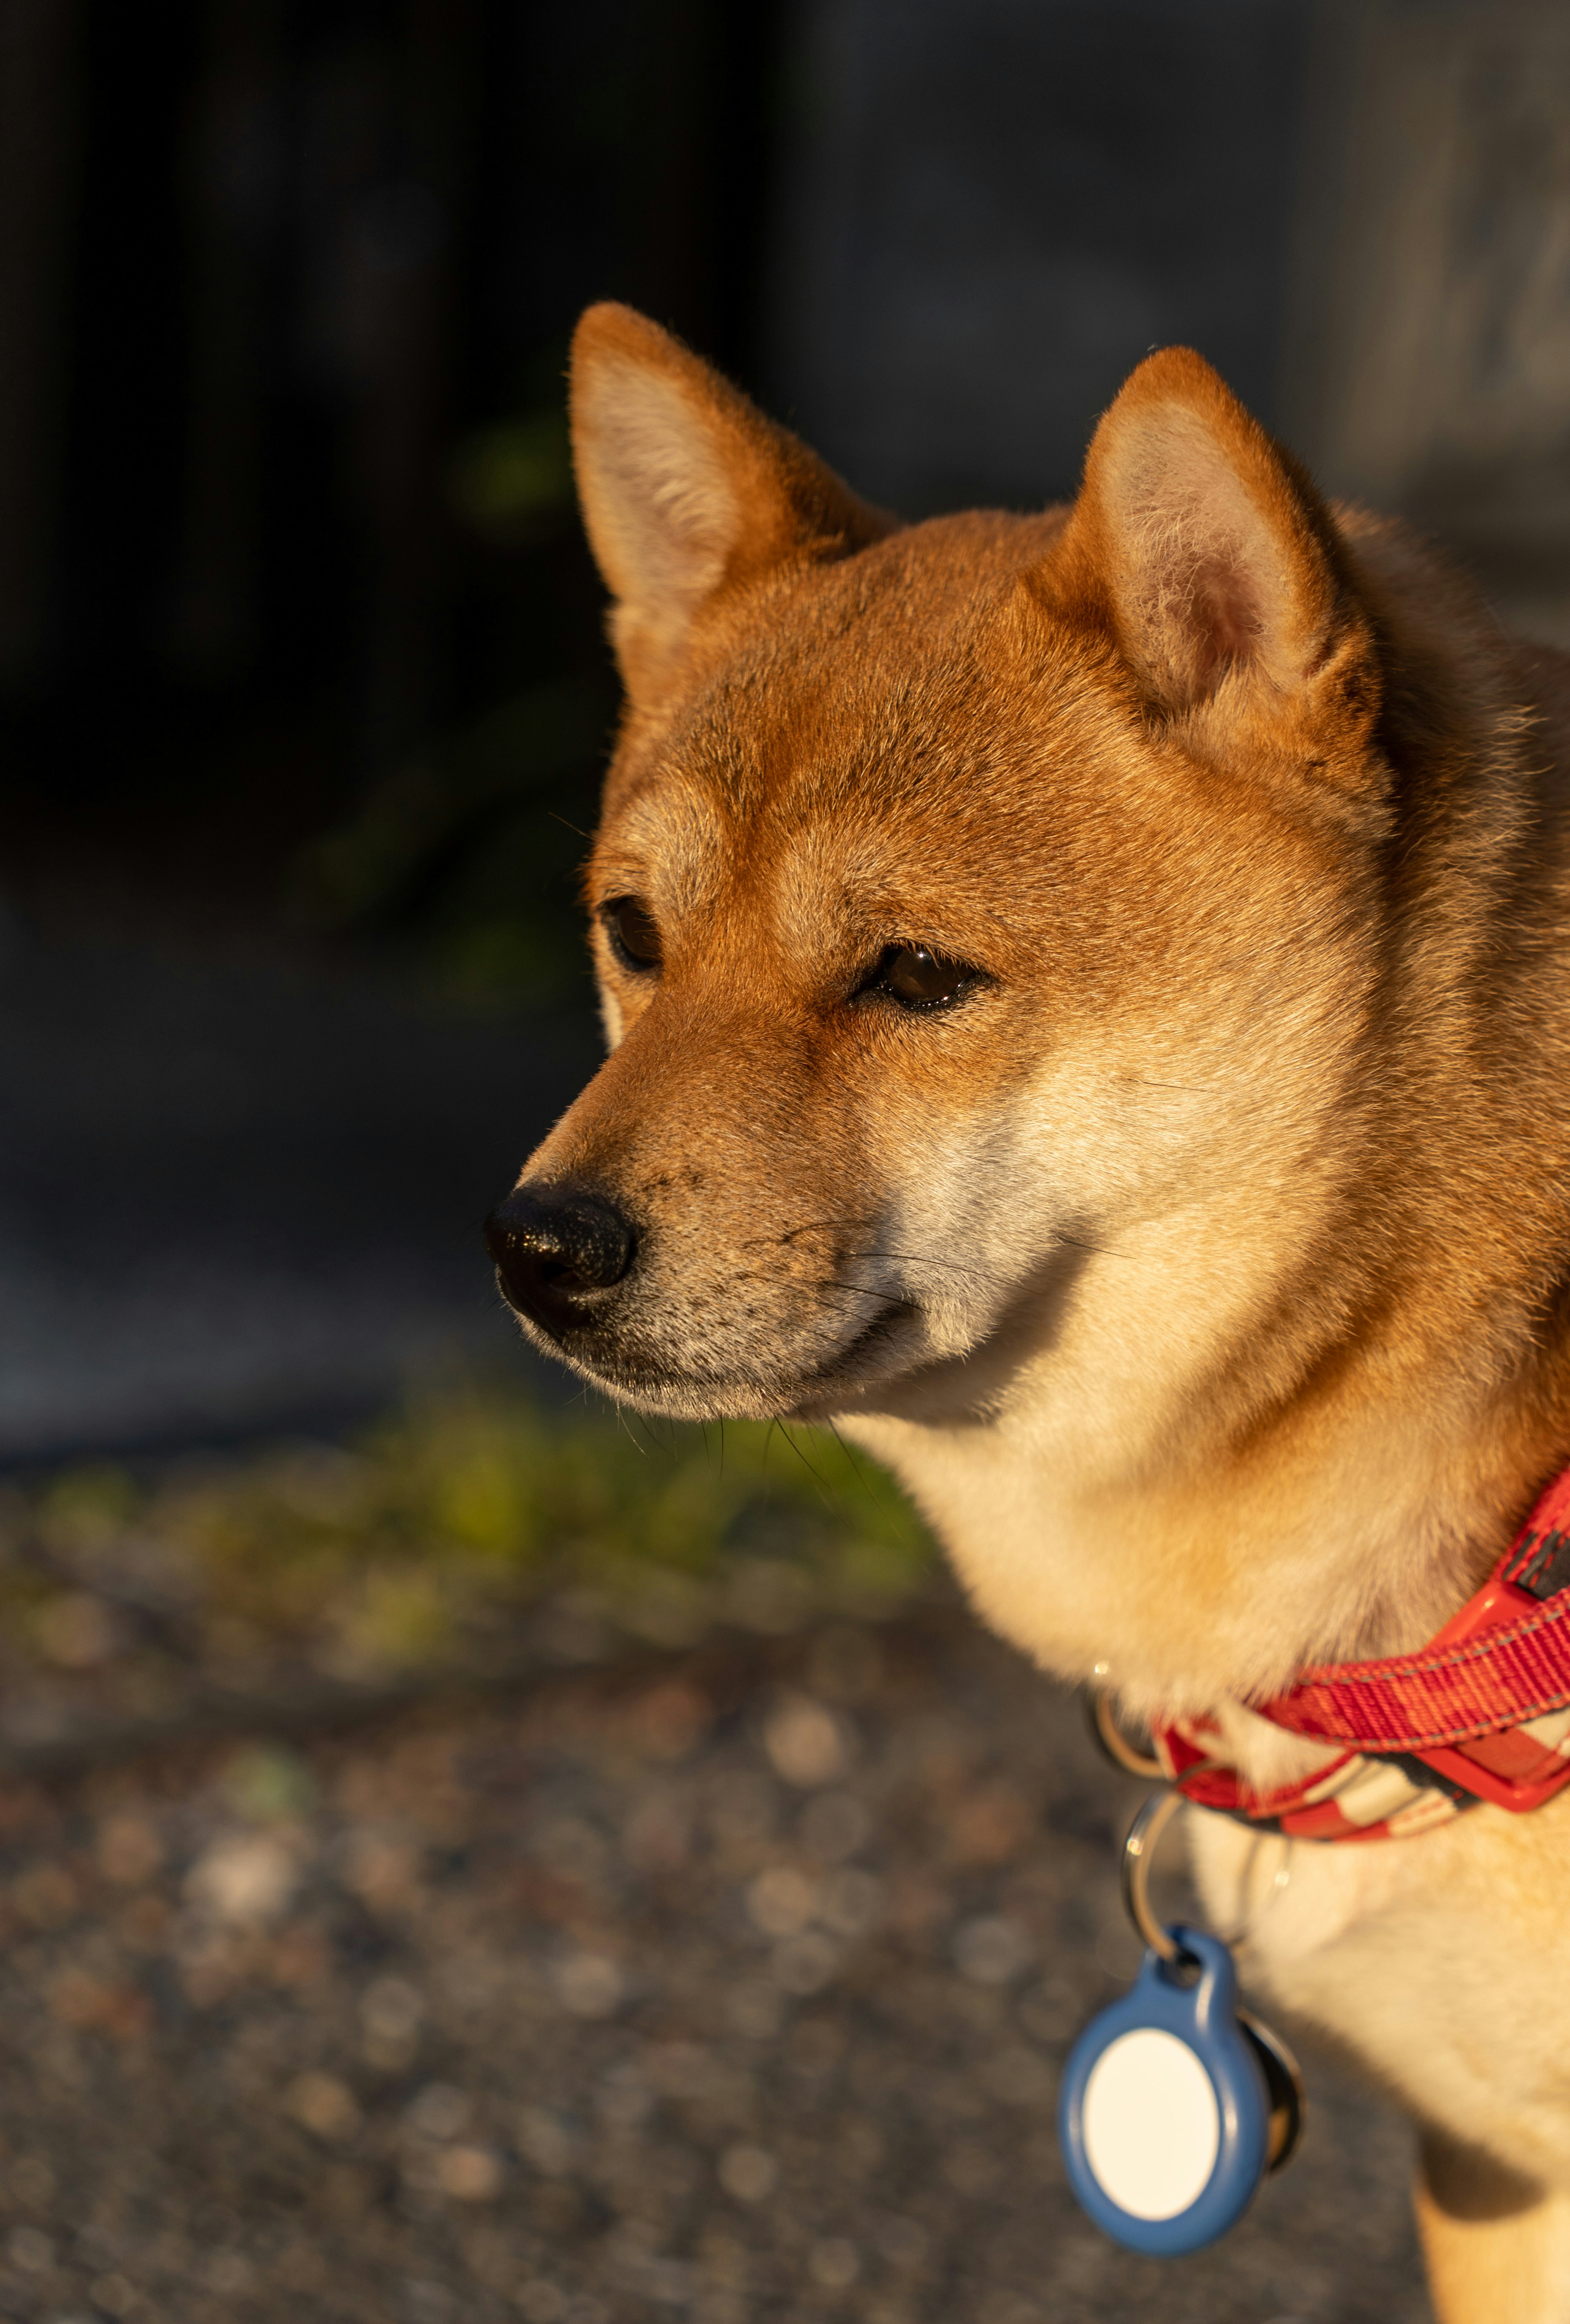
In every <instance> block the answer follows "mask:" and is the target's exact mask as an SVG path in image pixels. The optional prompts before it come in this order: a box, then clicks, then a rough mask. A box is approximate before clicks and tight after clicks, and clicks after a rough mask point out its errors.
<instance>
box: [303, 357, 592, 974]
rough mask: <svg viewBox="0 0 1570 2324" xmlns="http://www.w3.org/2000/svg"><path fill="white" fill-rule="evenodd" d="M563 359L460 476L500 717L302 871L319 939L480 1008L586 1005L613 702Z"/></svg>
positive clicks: (480, 721)
mask: <svg viewBox="0 0 1570 2324" xmlns="http://www.w3.org/2000/svg"><path fill="white" fill-rule="evenodd" d="M565 354H566V351H565V349H564V348H550V349H547V350H544V351H542V352H541V354H540V358H539V360H538V361H537V362H536V363H535V364H533V365H532V366H531V371H530V375H529V376H528V378H526V379H525V380H524V381H523V382H522V406H521V409H520V410H519V411H518V412H517V414H516V415H515V416H513V418H511V419H507V420H502V421H499V422H498V423H496V424H495V425H494V426H492V427H489V428H485V429H481V430H479V431H478V432H477V433H476V434H475V435H473V436H471V437H469V438H467V439H466V441H464V442H463V443H461V444H460V445H459V446H458V447H457V450H456V451H455V453H454V455H453V457H452V459H451V461H450V462H449V465H448V503H449V505H450V506H451V508H452V510H453V512H454V513H455V515H456V516H457V518H458V519H459V521H460V522H461V523H462V524H463V526H464V527H465V528H466V530H467V532H468V533H469V535H470V538H471V542H472V543H473V545H474V548H475V552H476V554H478V555H483V556H485V557H486V558H489V559H490V560H491V566H490V569H491V570H492V571H493V572H494V573H496V574H503V573H504V574H505V576H507V578H506V584H505V586H504V587H503V588H502V589H501V591H500V597H501V599H502V600H503V601H504V602H505V603H506V604H507V605H508V606H509V608H510V610H509V612H508V614H507V617H506V619H505V621H504V622H503V624H502V632H501V634H500V635H498V636H494V637H492V639H491V641H490V645H489V648H488V653H489V659H490V665H491V667H490V677H489V680H488V683H489V684H490V685H491V686H492V687H494V690H495V691H496V692H497V693H498V694H500V695H501V696H503V699H502V700H501V701H500V703H499V705H498V706H496V707H494V708H493V709H491V710H490V711H489V712H488V713H486V714H485V715H482V716H480V717H478V718H476V719H475V720H473V721H472V722H470V723H469V724H467V725H466V726H464V727H462V728H460V729H459V730H458V731H457V732H455V733H448V734H447V735H445V736H439V737H438V738H437V739H435V740H434V741H433V742H431V743H430V745H429V747H428V748H426V749H425V750H424V751H422V752H420V753H419V754H418V755H417V756H416V757H414V758H412V759H411V760H409V761H406V762H405V763H404V764H403V765H402V766H400V767H398V768H396V769H394V770H392V771H391V772H390V773H388V774H386V775H384V776H383V777H382V778H380V779H378V780H377V781H376V782H374V784H373V786H372V787H371V788H370V789H369V790H368V792H367V793H366V794H365V797H364V798H363V799H362V800H361V802H360V804H359V806H358V807H357V808H356V811H355V812H354V813H353V814H352V815H351V816H348V817H347V818H346V820H345V821H343V822H342V823H340V824H339V825H337V828H335V829H333V830H332V831H330V832H328V834H327V835H326V836H325V837H323V838H320V839H319V840H318V841H316V843H315V844H313V845H312V846H311V847H310V848H309V850H308V851H307V853H306V854H305V855H304V857H303V858H302V859H301V861H300V863H299V865H298V867H297V882H296V884H297V890H298V892H299V894H300V898H301V899H302V901H303V903H304V904H305V907H306V908H307V910H308V911H309V914H310V916H311V917H312V918H314V919H315V920H316V921H317V922H318V923H319V925H323V926H325V927H329V928H332V929H334V930H337V931H339V932H341V933H344V934H346V935H350V936H360V937H370V938H373V939H374V940H378V941H388V940H391V941H393V942H397V943H400V944H402V945H408V946H411V947H412V948H413V949H414V950H415V952H416V953H417V954H419V955H420V958H421V960H422V962H423V964H424V965H425V967H426V969H427V970H428V971H429V973H431V975H432V976H433V977H434V979H435V981H436V982H437V983H438V984H439V986H440V987H441V988H443V989H444V990H445V991H447V992H448V994H449V995H451V996H452V997H454V998H456V999H459V1000H466V1001H476V1002H482V1003H483V1002H486V1001H499V1002H513V1001H521V1002H525V1003H529V1004H531V1005H539V1004H550V1003H561V1002H567V1001H571V1000H572V999H574V998H575V997H576V998H577V999H579V1000H581V1001H586V1000H587V998H588V964H587V953H586V946H585V944H584V937H583V920H582V912H581V908H580V903H579V887H580V881H581V873H582V867H583V863H584V860H585V857H586V854H587V852H588V844H589V836H590V835H591V833H592V832H593V829H594V826H595V824H596V820H597V818H598V814H599V791H600V782H601V778H602V775H603V772H604V769H605V760H606V756H607V754H608V750H609V746H610V742H611V738H612V735H613V733H614V726H615V721H616V714H617V705H618V694H617V687H616V683H615V678H614V671H613V669H612V668H611V665H610V658H609V654H608V652H607V650H606V647H605V636H604V625H603V618H602V607H603V592H602V591H601V589H600V586H599V584H598V581H597V580H596V577H595V576H594V573H593V570H592V568H591V567H590V564H589V560H588V557H587V552H586V549H585V547H584V545H583V543H582V541H581V539H580V538H579V536H578V529H577V512H576V508H575V506H574V502H573V491H572V466H571V459H570V455H569V450H568V434H567V419H566V413H565V410H564V408H563V392H562V372H563V368H564V364H565Z"/></svg>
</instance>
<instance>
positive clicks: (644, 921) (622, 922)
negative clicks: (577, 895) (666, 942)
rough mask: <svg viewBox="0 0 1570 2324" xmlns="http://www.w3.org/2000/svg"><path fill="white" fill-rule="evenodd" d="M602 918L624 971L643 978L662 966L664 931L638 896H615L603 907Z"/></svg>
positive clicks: (601, 909) (601, 907)
mask: <svg viewBox="0 0 1570 2324" xmlns="http://www.w3.org/2000/svg"><path fill="white" fill-rule="evenodd" d="M600 918H601V919H602V920H603V921H604V923H605V932H606V934H607V935H608V936H609V937H610V939H611V950H612V951H613V952H614V954H615V955H616V958H617V959H618V960H619V961H620V962H621V964H622V965H623V968H630V969H632V970H633V971H634V973H636V974H638V975H640V976H642V975H644V974H646V973H647V972H648V971H649V970H650V969H651V968H658V967H659V965H660V930H659V927H658V926H657V925H656V923H655V919H654V915H653V914H652V913H651V911H649V910H648V909H647V908H645V907H644V906H643V905H642V904H641V903H640V902H639V901H638V899H637V898H636V896H613V897H612V899H611V900H610V902H609V903H608V904H602V905H601V906H600Z"/></svg>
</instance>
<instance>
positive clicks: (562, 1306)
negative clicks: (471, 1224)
mask: <svg viewBox="0 0 1570 2324" xmlns="http://www.w3.org/2000/svg"><path fill="white" fill-rule="evenodd" d="M637 1241H638V1239H637V1235H636V1233H635V1232H634V1231H633V1222H632V1220H631V1219H629V1218H626V1217H624V1216H623V1213H621V1212H620V1211H619V1210H617V1208H616V1207H615V1204H614V1203H607V1202H605V1200H604V1199H603V1198H602V1197H601V1196H600V1195H597V1194H579V1193H577V1192H576V1191H575V1190H574V1189H573V1188H571V1187H569V1186H552V1187H549V1188H546V1189H544V1190H543V1191H542V1192H540V1193H539V1194H531V1192H530V1190H529V1189H528V1188H527V1187H526V1186H520V1187H519V1189H518V1191H517V1193H516V1194H509V1195H508V1197H507V1199H506V1201H505V1202H504V1203H499V1204H498V1205H497V1207H496V1209H495V1210H494V1211H493V1212H492V1213H491V1215H490V1217H489V1218H488V1219H487V1220H486V1221H485V1249H486V1250H488V1251H489V1252H490V1254H491V1257H492V1258H493V1259H494V1260H495V1262H496V1277H497V1280H498V1281H499V1282H500V1284H501V1286H502V1289H503V1293H504V1294H505V1295H506V1296H507V1298H508V1299H509V1300H510V1301H511V1303H512V1305H513V1306H514V1307H516V1308H518V1309H519V1310H520V1311H521V1313H522V1314H525V1315H531V1316H532V1317H533V1318H534V1321H535V1322H536V1323H540V1324H543V1325H544V1327H545V1329H546V1330H547V1331H548V1332H564V1331H570V1330H572V1329H574V1328H575V1327H581V1326H582V1325H583V1324H585V1323H588V1322H589V1321H590V1320H591V1317H592V1314H593V1310H594V1306H595V1295H596V1293H597V1292H602V1291H608V1290H609V1289H610V1288H611V1286H612V1285H613V1284H615V1283H620V1281H621V1280H622V1277H623V1276H624V1275H625V1274H626V1272H627V1269H628V1268H630V1267H631V1266H632V1264H633V1251H634V1250H636V1249H637Z"/></svg>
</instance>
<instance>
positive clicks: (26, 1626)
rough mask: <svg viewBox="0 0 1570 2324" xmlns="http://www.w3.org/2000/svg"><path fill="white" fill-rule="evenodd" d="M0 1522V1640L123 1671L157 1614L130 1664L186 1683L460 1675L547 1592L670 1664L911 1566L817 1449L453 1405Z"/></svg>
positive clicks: (875, 1509)
mask: <svg viewBox="0 0 1570 2324" xmlns="http://www.w3.org/2000/svg"><path fill="white" fill-rule="evenodd" d="M0 1516H3V1518H4V1523H3V1524H0V1536H4V1537H5V1540H6V1545H7V1546H8V1549H9V1553H10V1554H9V1555H8V1557H7V1559H6V1561H5V1565H4V1567H3V1568H0V1576H3V1578H4V1585H5V1586H4V1591H3V1592H0V1594H4V1595H5V1596H7V1597H8V1599H9V1601H10V1610H11V1613H12V1615H13V1625H12V1628H13V1637H14V1640H17V1639H30V1640H31V1642H32V1648H33V1650H34V1653H35V1655H36V1656H37V1657H38V1658H40V1659H42V1661H43V1662H45V1663H52V1664H54V1665H56V1666H57V1667H64V1668H68V1669H71V1668H75V1669H88V1668H91V1667H93V1666H95V1665H100V1664H103V1663H105V1662H109V1661H112V1660H113V1659H114V1658H115V1652H116V1647H115V1635H116V1628H115V1626H116V1623H118V1624H120V1628H119V1631H118V1635H119V1637H120V1638H121V1642H122V1646H123V1647H124V1648H125V1650H126V1651H130V1646H129V1645H128V1644H127V1642H128V1641H132V1640H133V1634H134V1632H135V1631H136V1629H137V1625H136V1624H135V1623H132V1624H131V1625H130V1626H129V1628H127V1627H126V1626H125V1623H124V1621H123V1618H122V1616H121V1615H120V1614H118V1613H116V1611H115V1609H125V1608H126V1607H130V1608H132V1609H135V1608H137V1607H139V1606H140V1607H143V1608H145V1607H149V1606H150V1607H152V1609H154V1610H155V1611H157V1610H158V1609H162V1615H161V1618H160V1623H155V1624H154V1625H153V1626H152V1628H153V1635H152V1638H151V1644H150V1643H149V1639H148V1637H147V1636H145V1635H143V1639H142V1648H146V1649H148V1650H149V1651H153V1652H154V1653H156V1652H157V1651H161V1650H162V1649H159V1647H158V1638H157V1633H158V1631H159V1629H160V1627H161V1625H162V1631H163V1632H164V1633H168V1632H169V1630H170V1628H171V1622H172V1625H173V1628H174V1629H175V1630H177V1631H178V1632H179V1634H180V1637H182V1638H183V1640H184V1646H183V1648H182V1651H184V1652H186V1653H188V1654H195V1655H197V1656H198V1657H199V1659H200V1660H201V1661H203V1662H204V1663H207V1662H216V1663H217V1664H219V1665H222V1664H223V1663H224V1662H226V1661H227V1660H234V1659H236V1658H237V1659H238V1660H240V1661H241V1662H247V1661H249V1662H254V1661H255V1660H256V1659H257V1657H258V1656H260V1657H262V1658H263V1660H265V1659H266V1657H267V1656H268V1655H270V1654H272V1655H277V1654H279V1653H283V1654H285V1655H287V1656H289V1657H290V1658H294V1659H297V1658H299V1657H300V1656H304V1657H305V1658H306V1659H308V1660H310V1661H313V1662H315V1663H317V1664H319V1665H321V1666H323V1667H324V1668H328V1669H331V1670H334V1671H337V1672H347V1673H352V1674H365V1673H374V1672H377V1671H385V1670H388V1669H402V1668H408V1667H411V1666H415V1665H422V1664H429V1663H432V1662H437V1663H440V1662H444V1661H448V1660H452V1659H457V1660H458V1661H460V1662H468V1663H472V1662H474V1661H475V1660H476V1656H477V1657H479V1658H480V1659H482V1660H483V1659H484V1657H485V1654H486V1653H488V1652H491V1651H493V1650H494V1647H495V1646H496V1644H497V1642H498V1641H499V1640H501V1641H504V1640H505V1637H506V1636H507V1633H508V1631H509V1629H510V1628H515V1627H516V1623H517V1621H518V1619H519V1618H520V1617H522V1615H524V1614H526V1613H527V1612H528V1610H529V1609H531V1608H532V1607H533V1606H535V1605H536V1603H537V1602H538V1601H540V1600H541V1599H542V1598H550V1599H552V1600H559V1599H561V1598H562V1597H563V1595H564V1593H565V1596H566V1597H567V1598H568V1599H569V1600H571V1601H572V1602H573V1603H575V1604H577V1606H578V1607H579V1608H580V1609H582V1608H589V1609H597V1610H598V1612H599V1613H601V1614H603V1615H604V1616H605V1618H608V1619H610V1620H612V1621H614V1623H615V1624H616V1625H617V1626H618V1627H621V1628H627V1629H630V1630H632V1631H633V1633H634V1634H638V1635H643V1636H647V1637H651V1638H655V1639H659V1640H661V1641H664V1642H667V1643H672V1644H674V1643H679V1642H680V1641H681V1639H682V1638H683V1637H688V1636H696V1635H697V1631H698V1630H700V1629H701V1628H704V1627H705V1626H706V1625H707V1623H708V1622H709V1621H710V1620H712V1619H713V1618H716V1616H718V1617H720V1618H725V1617H726V1616H730V1617H733V1618H736V1619H738V1620H741V1621H743V1622H744V1623H748V1624H751V1625H753V1627H762V1628H771V1627H780V1626H784V1625H787V1624H788V1623H789V1621H790V1619H791V1618H793V1616H794V1614H795V1613H796V1612H799V1611H801V1610H804V1609H808V1608H811V1607H817V1606H818V1605H821V1604H822V1603H823V1602H824V1601H825V1600H829V1601H842V1600H843V1601H845V1602H847V1603H849V1602H852V1601H865V1600H869V1599H870V1600H891V1599H892V1600H898V1599H900V1597H902V1596H904V1595H906V1594H908V1593H909V1592H910V1591H911V1590H912V1589H914V1588H916V1587H918V1586H919V1585H920V1583H921V1582H923V1581H924V1580H925V1578H926V1576H927V1575H928V1572H929V1568H930V1558H931V1553H930V1549H929V1545H928V1541H927V1538H926V1536H925V1535H924V1534H923V1532H922V1530H921V1528H920V1526H919V1524H918V1522H917V1520H916V1519H915V1517H913V1515H912V1513H911V1511H910V1508H909V1506H908V1504H906V1502H905V1501H904V1500H903V1499H901V1497H900V1494H899V1493H898V1491H897V1489H895V1487H894V1486H893V1485H892V1483H891V1480H889V1479H888V1478H887V1477H886V1476H885V1475H884V1474H883V1473H882V1471H880V1470H878V1469H877V1468H876V1467H875V1466H873V1464H872V1463H870V1462H866V1461H865V1460H864V1459H863V1458H862V1456H860V1455H859V1454H856V1453H854V1452H851V1451H850V1450H848V1449H847V1448H846V1447H845V1445H843V1444H842V1443H840V1442H839V1440H838V1439H837V1438H836V1436H834V1435H833V1434H825V1433H822V1432H819V1431H816V1430H799V1429H796V1428H791V1429H790V1430H786V1429H784V1428H783V1427H781V1426H777V1427H774V1428H769V1427H766V1426H764V1425H762V1424H759V1425H750V1424H749V1425H735V1424H727V1425H725V1428H724V1429H723V1431H722V1430H721V1429H720V1428H719V1427H718V1426H716V1425H711V1426H710V1427H709V1428H707V1430H705V1429H698V1428H696V1427H685V1426H681V1427H666V1426H665V1425H658V1426H651V1425H646V1424H643V1423H641V1422H636V1421H628V1420H624V1419H623V1417H622V1416H618V1415H614V1414H607V1413H604V1412H601V1411H595V1410H590V1409H588V1408H587V1407H586V1406H581V1405H569V1406H560V1407H549V1408H548V1407H546V1406H540V1405H535V1404H531V1403H529V1402H527V1401H525V1400H524V1399H522V1398H521V1397H518V1396H517V1395H516V1394H505V1393H501V1392H497V1391H494V1390H488V1389H482V1388H473V1387H470V1388H462V1389H454V1390H452V1391H450V1392H448V1393H446V1394H442V1395H439V1396H428V1397H424V1398H422V1399H421V1400H420V1401H418V1402H415V1403H412V1404H411V1405H410V1406H408V1407H407V1408H406V1409H405V1410H404V1411H403V1412H402V1413H401V1414H399V1415H397V1416H393V1417H391V1418H389V1419H386V1420H384V1421H383V1422H382V1423H380V1424H379V1425H377V1426H376V1427H374V1428H373V1429H371V1430H370V1431H368V1432H367V1433H366V1434H365V1436H364V1437H363V1438H362V1439H361V1440H360V1441H359V1442H358V1443H356V1444H354V1445H351V1446H342V1445H328V1444H309V1445H296V1446H292V1447H288V1448H284V1449H281V1450H278V1451H274V1452H267V1453H263V1454H255V1455H253V1456H250V1457H248V1458H245V1459H236V1460H233V1461H227V1462H207V1463H204V1464H202V1465H199V1466H192V1465H190V1464H189V1463H188V1464H184V1465H181V1466H179V1467H176V1468H175V1469H173V1470H171V1471H170V1472H168V1473H167V1474H165V1475H164V1476H162V1478H159V1479H156V1480H145V1481H138V1480H135V1479H134V1478H133V1477H131V1476H129V1475H128V1474H127V1473H126V1472H125V1471H123V1470H119V1469H115V1468H101V1467H100V1468H96V1469H92V1470H78V1471H69V1472H67V1473H66V1474H64V1475H62V1476H60V1477H58V1478H56V1479H54V1480H51V1481H50V1482H49V1483H47V1484H46V1485H43V1486H42V1487H40V1488H39V1489H37V1490H36V1491H35V1492H34V1493H32V1495H30V1496H26V1497H22V1496H16V1497H14V1498H13V1499H12V1501H11V1502H10V1503H8V1504H7V1505H6V1507H5V1510H4V1512H0ZM95 1607H98V1608H99V1609H106V1618H98V1619H97V1620H95V1618H94V1615H93V1609H94V1608H95ZM62 1609H63V1610H62ZM143 1631H145V1625H143ZM142 1648H138V1651H141V1650H142ZM258 1781H259V1782H260V1781H261V1777H260V1776H259V1777H258Z"/></svg>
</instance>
